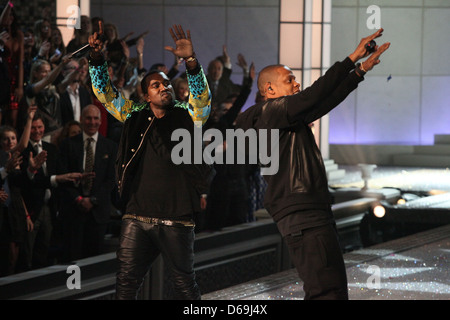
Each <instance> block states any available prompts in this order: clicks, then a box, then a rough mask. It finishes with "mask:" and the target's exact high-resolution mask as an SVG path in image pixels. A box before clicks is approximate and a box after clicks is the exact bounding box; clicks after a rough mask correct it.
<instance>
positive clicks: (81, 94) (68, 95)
mask: <svg viewBox="0 0 450 320" xmlns="http://www.w3.org/2000/svg"><path fill="white" fill-rule="evenodd" d="M79 70H80V65H79V63H78V61H76V60H71V61H70V62H69V63H67V65H66V66H65V67H64V70H63V73H62V74H63V76H64V80H63V81H62V84H61V86H60V89H61V91H62V94H61V100H60V104H61V118H62V123H63V124H65V123H67V122H69V121H70V120H76V121H80V116H81V110H83V108H84V107H85V106H87V105H89V104H91V103H92V97H91V94H90V92H89V91H88V89H86V87H84V86H83V85H80V78H81V72H79Z"/></svg>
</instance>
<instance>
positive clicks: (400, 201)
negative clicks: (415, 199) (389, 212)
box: [397, 198, 406, 204]
mask: <svg viewBox="0 0 450 320" xmlns="http://www.w3.org/2000/svg"><path fill="white" fill-rule="evenodd" d="M405 203H406V200H405V199H403V198H400V199H398V200H397V204H405Z"/></svg>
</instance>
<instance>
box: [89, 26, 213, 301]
mask: <svg viewBox="0 0 450 320" xmlns="http://www.w3.org/2000/svg"><path fill="white" fill-rule="evenodd" d="M99 30H100V31H99V33H102V31H101V30H102V28H101V25H100V28H99ZM170 33H171V35H172V38H173V40H174V42H175V44H176V48H172V47H166V49H167V50H169V51H171V52H172V53H174V54H175V55H176V56H177V57H181V58H183V59H184V60H185V62H186V69H187V70H186V71H187V78H188V82H189V89H190V97H189V103H188V102H179V101H176V100H175V99H174V92H173V89H172V86H171V83H170V80H169V78H168V77H167V76H166V75H165V74H164V73H162V72H159V71H155V72H153V71H150V72H149V73H148V74H147V75H146V76H145V77H144V78H143V80H142V82H141V87H142V91H143V93H144V94H145V98H146V102H145V103H135V102H133V101H131V100H127V99H125V98H124V97H123V95H121V94H120V92H118V91H117V89H116V88H114V87H113V86H112V85H111V81H110V80H109V77H108V72H107V65H106V63H105V61H104V59H103V58H102V54H101V50H102V48H103V41H102V40H101V37H98V34H97V33H94V35H92V36H91V37H90V38H89V43H90V45H91V47H92V49H91V53H90V55H91V59H90V61H89V64H90V67H89V68H90V70H89V71H90V74H91V79H92V86H93V91H94V93H95V94H96V96H97V98H98V99H99V100H100V101H101V102H102V104H103V105H104V107H105V108H106V109H107V110H108V112H110V113H111V114H112V115H113V116H114V117H115V118H116V119H118V120H119V121H121V122H124V127H123V132H122V136H121V139H120V143H119V151H118V155H117V161H116V175H117V180H118V188H119V192H120V195H121V201H122V203H123V208H122V209H123V213H124V215H123V220H122V229H121V236H120V243H119V249H118V250H117V258H118V261H119V271H118V273H117V281H116V298H117V299H136V298H137V293H138V290H139V288H140V286H141V284H142V282H143V278H144V276H145V274H146V273H147V271H148V269H149V267H150V266H151V264H152V263H153V261H154V260H155V259H156V258H157V257H158V255H159V254H162V256H163V259H164V262H165V264H166V265H167V267H168V270H169V271H170V277H171V280H172V284H173V287H174V288H173V289H174V290H173V292H174V296H173V298H175V299H200V291H199V288H198V286H197V283H196V280H195V272H194V248H193V246H194V222H193V214H194V212H196V211H199V207H200V197H201V193H204V192H206V191H207V187H208V182H210V180H211V179H212V177H211V174H212V172H213V171H212V169H211V167H210V166H208V165H205V164H180V165H175V164H174V161H173V159H172V154H171V151H172V149H173V147H174V142H172V139H171V136H172V133H173V132H174V131H175V130H177V129H186V130H188V131H189V132H190V133H191V136H193V130H194V125H197V126H201V125H203V124H204V123H205V122H206V120H207V119H208V116H209V112H210V110H211V105H210V102H211V94H210V92H209V88H208V84H207V81H206V76H205V75H204V73H203V69H202V67H201V65H200V64H199V63H198V62H197V59H196V58H195V53H194V51H193V46H192V42H191V38H190V33H189V31H187V36H186V35H185V33H184V31H183V29H182V28H181V26H174V27H173V29H170ZM194 122H195V124H194Z"/></svg>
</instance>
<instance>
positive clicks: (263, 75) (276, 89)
mask: <svg viewBox="0 0 450 320" xmlns="http://www.w3.org/2000/svg"><path fill="white" fill-rule="evenodd" d="M258 90H259V92H260V94H261V96H262V97H263V98H264V100H265V99H270V98H278V97H281V96H285V95H291V94H294V93H297V92H298V91H300V84H299V83H298V82H297V81H295V76H294V74H293V73H292V70H291V69H289V67H287V66H285V65H283V64H275V65H270V66H267V67H265V68H263V69H262V70H261V71H260V72H259V76H258Z"/></svg>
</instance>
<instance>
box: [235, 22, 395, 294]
mask: <svg viewBox="0 0 450 320" xmlns="http://www.w3.org/2000/svg"><path fill="white" fill-rule="evenodd" d="M382 31H383V30H382V29H380V30H378V31H377V32H376V33H374V34H373V35H371V36H368V37H366V38H363V39H362V40H361V42H360V44H359V45H358V47H357V48H356V50H355V51H354V52H353V53H352V54H351V55H349V56H348V57H347V58H346V59H344V60H343V61H342V62H336V63H335V64H334V65H333V66H332V67H331V68H330V69H329V70H328V71H327V72H326V73H325V74H324V75H323V76H322V77H320V78H319V79H318V80H317V81H316V82H314V83H313V84H312V85H311V86H310V87H309V88H306V89H305V90H303V91H300V84H299V83H298V82H297V81H296V80H295V76H294V74H293V73H292V71H291V70H290V69H289V68H288V67H286V66H284V65H272V66H268V67H266V68H264V69H263V70H261V72H260V74H259V78H258V89H259V92H260V93H261V95H262V96H263V97H264V101H263V102H260V103H258V104H256V105H254V106H253V107H250V108H249V109H247V110H246V111H245V112H244V113H243V114H241V115H240V116H239V118H238V119H237V127H240V128H242V129H244V130H247V129H250V128H253V129H256V130H259V129H277V130H279V146H278V150H279V156H278V159H279V167H278V168H279V169H278V172H277V173H275V174H273V175H266V176H265V179H266V181H267V184H268V186H267V191H266V194H265V198H264V202H265V208H266V209H267V210H268V212H269V213H270V215H271V216H272V217H273V219H274V221H275V222H276V223H277V226H278V229H279V231H280V233H281V234H282V236H283V237H284V239H285V241H286V243H287V245H288V247H289V252H290V256H291V258H292V261H293V263H294V265H295V267H296V268H297V271H298V274H299V276H300V278H301V279H302V280H303V282H304V287H303V288H304V291H305V299H348V292H347V277H346V271H345V265H344V260H343V257H342V252H341V249H340V246H339V241H338V238H337V232H336V228H335V222H334V217H333V214H332V211H331V197H330V194H329V191H328V181H327V176H326V171H325V167H324V164H323V159H322V156H321V153H320V150H319V148H318V147H317V145H316V142H315V139H314V135H313V132H312V130H311V128H310V126H309V124H310V123H312V122H313V121H315V120H317V119H319V118H320V117H322V116H324V115H325V114H327V113H328V112H329V111H331V110H332V109H333V108H334V107H336V106H337V105H339V103H341V102H342V101H343V100H344V99H345V98H346V97H347V95H348V94H349V93H350V92H352V91H353V90H354V89H356V87H357V86H358V83H359V82H361V81H362V80H363V76H364V74H365V73H366V72H367V71H369V70H371V69H372V68H373V67H374V65H376V64H378V63H379V62H380V61H379V60H378V58H379V56H380V55H381V53H383V52H384V51H385V50H386V49H387V48H388V47H389V43H385V44H383V45H382V46H380V47H379V48H377V50H376V51H375V52H374V53H372V54H371V55H370V54H369V52H368V51H367V50H366V49H365V44H366V43H368V42H370V41H371V40H373V39H375V38H377V37H379V36H381V33H382ZM369 55H370V56H369ZM367 56H369V58H368V59H367V60H366V61H364V62H363V63H362V64H359V65H357V66H356V68H355V63H356V62H357V61H358V60H360V59H362V58H364V57H367Z"/></svg>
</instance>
